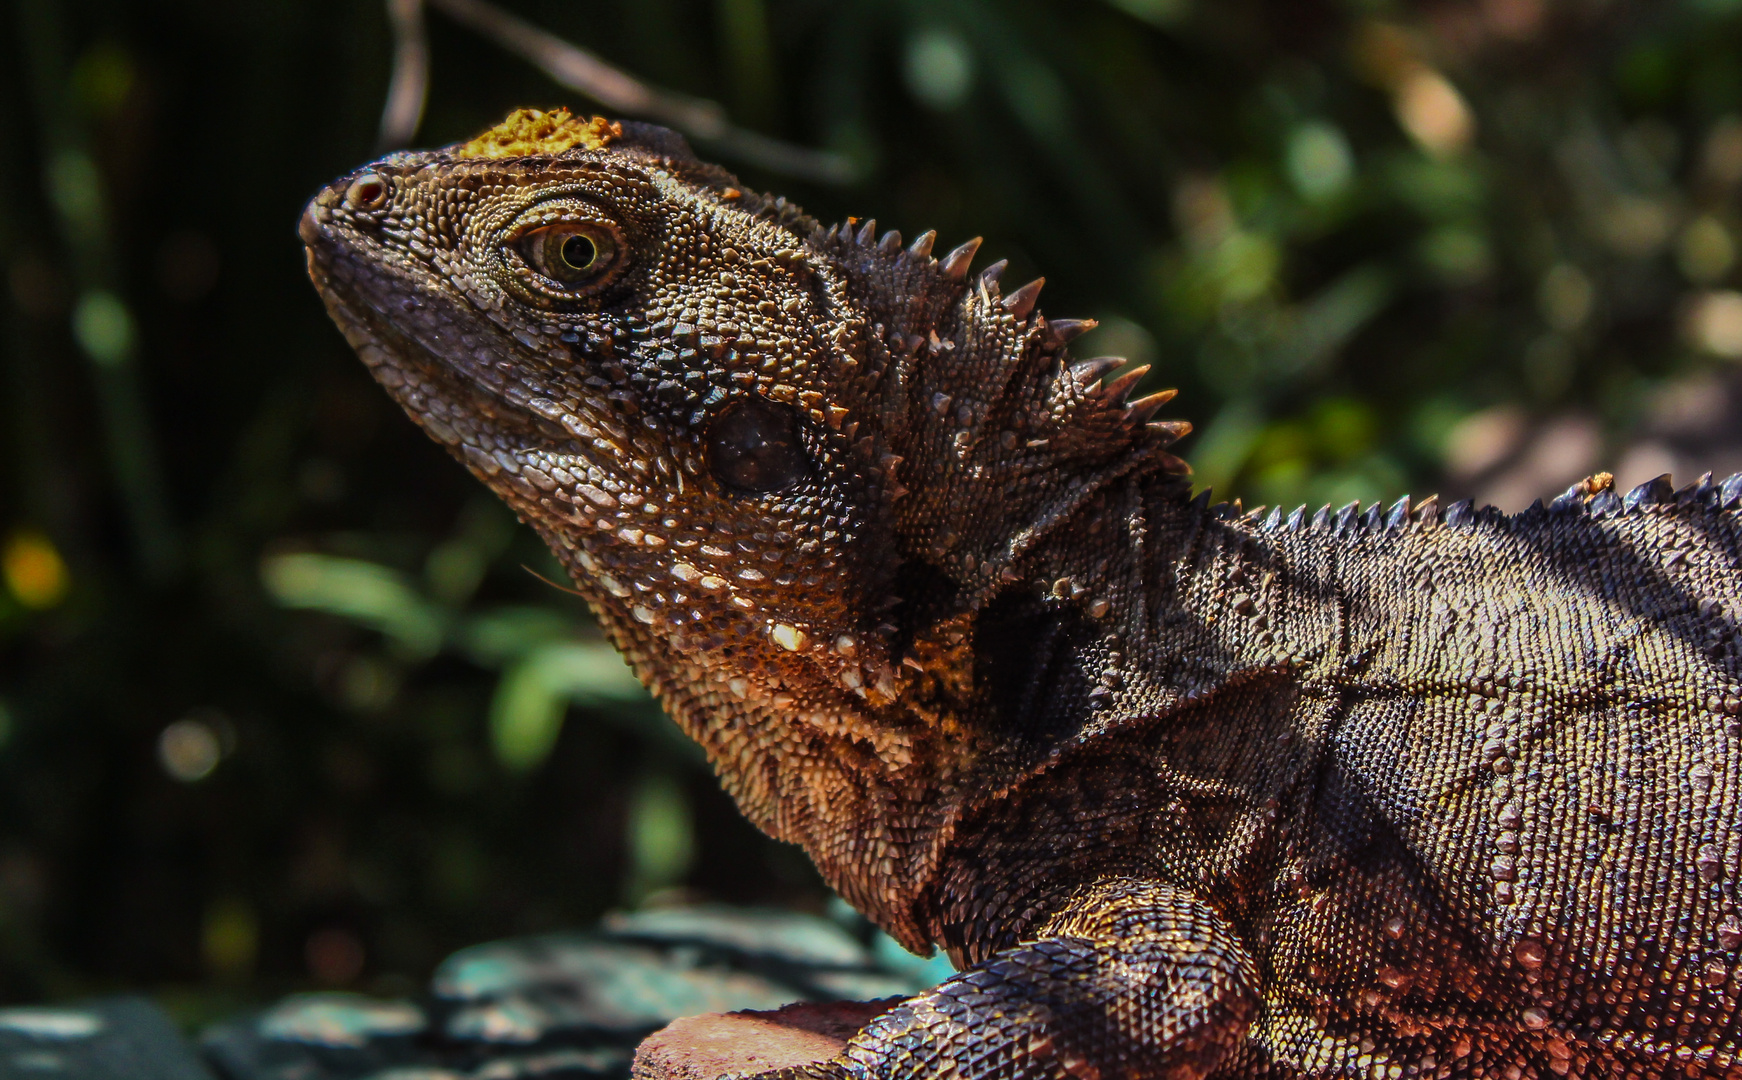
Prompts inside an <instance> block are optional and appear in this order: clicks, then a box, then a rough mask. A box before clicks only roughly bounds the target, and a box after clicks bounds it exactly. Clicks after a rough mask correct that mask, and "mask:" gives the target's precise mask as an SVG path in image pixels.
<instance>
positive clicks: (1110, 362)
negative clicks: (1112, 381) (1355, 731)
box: [1070, 356, 1125, 389]
mask: <svg viewBox="0 0 1742 1080" xmlns="http://www.w3.org/2000/svg"><path fill="white" fill-rule="evenodd" d="M1124 366H1125V358H1124V357H1123V356H1095V357H1090V358H1089V359H1087V360H1078V361H1077V362H1076V363H1074V364H1072V365H1071V368H1070V371H1071V378H1073V379H1075V380H1076V381H1077V385H1078V386H1081V387H1083V388H1084V389H1088V388H1089V387H1092V386H1094V385H1095V384H1096V383H1098V382H1100V381H1101V376H1103V375H1105V374H1107V373H1108V372H1110V371H1117V370H1118V369H1119V368H1122V367H1124Z"/></svg>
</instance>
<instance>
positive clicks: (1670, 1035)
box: [301, 111, 1742, 1080]
mask: <svg viewBox="0 0 1742 1080" xmlns="http://www.w3.org/2000/svg"><path fill="white" fill-rule="evenodd" d="M301 233H302V236H303V239H304V241H305V243H306V244H307V246H308V253H309V265H310V272H311V275H312V276H313V278H314V280H315V282H316V284H317V286H318V287H319V289H320V291H321V293H322V296H323V298H324V299H325V301H326V303H327V306H328V309H329V311H330V312H331V314H332V315H333V317H334V319H335V321H336V322H337V323H338V324H339V326H340V328H341V329H342V330H343V331H344V332H345V334H346V337H347V338H348V340H349V341H350V343H351V344H352V346H353V347H355V348H356V350H357V352H358V353H359V355H360V356H361V358H362V359H363V360H364V362H365V363H366V364H368V365H369V367H370V368H371V370H372V371H373V373H374V374H375V377H376V378H377V379H378V380H379V381H380V382H381V383H382V384H383V385H384V386H385V387H386V388H387V389H388V391H389V392H390V393H391V394H392V395H393V396H394V397H395V398H396V400H398V401H399V402H400V404H401V405H402V406H404V407H405V409H406V411H407V412H408V413H409V414H410V415H411V417H412V418H413V419H414V420H415V421H417V422H418V423H419V424H421V425H422V426H423V427H424V428H425V430H426V431H427V432H428V433H429V434H430V435H431V436H432V437H434V438H436V439H437V440H438V441H440V442H441V443H443V444H444V445H446V446H447V447H449V448H450V450H451V451H452V452H453V453H454V455H455V456H456V457H457V458H458V459H459V460H460V461H461V462H462V463H464V464H465V465H466V466H467V467H468V468H469V469H471V470H472V472H473V473H474V474H475V475H477V476H478V477H479V478H480V479H481V480H483V481H484V482H485V483H486V484H488V485H489V486H490V487H491V488H492V489H493V490H494V491H495V492H496V493H497V494H498V495H499V496H501V497H502V498H503V499H504V500H505V501H507V502H508V504H509V505H510V506H511V507H513V509H514V510H515V512H516V513H517V514H519V515H520V517H521V518H522V519H523V520H525V521H526V522H528V523H529V524H530V525H532V526H533V528H535V529H536V530H537V531H538V532H539V533H540V534H541V535H542V536H543V538H544V539H545V540H546V541H547V542H548V543H549V544H550V545H551V548H552V550H553V551H554V552H555V553H556V554H557V555H558V557H559V558H561V559H562V560H563V561H564V563H565V564H566V565H567V567H568V568H569V569H570V571H571V572H572V574H573V576H574V578H575V581H576V584H577V586H578V588H579V590H580V591H581V593H582V594H583V595H584V596H585V597H586V599H587V601H588V603H589V604H590V606H591V607H592V608H593V610H594V611H595V612H596V613H597V614H598V616H599V618H600V621H601V623H602V624H603V626H604V627H605V630H606V632H607V634H608V635H609V636H610V637H611V639H612V640H613V642H615V643H616V644H617V645H618V647H619V648H621V649H622V651H623V652H624V655H625V657H626V658H627V659H628V660H629V662H630V663H631V664H632V665H633V666H634V667H635V669H636V671H637V672H638V673H639V674H640V675H641V677H642V678H643V679H644V680H645V681H646V682H647V683H648V684H649V685H650V686H651V687H652V688H653V689H654V690H655V691H656V692H657V693H658V694H659V696H660V697H661V699H662V700H663V701H664V703H665V704H666V706H667V708H668V710H669V711H670V712H671V714H672V715H673V717H674V718H675V719H676V720H677V721H678V722H679V724H681V725H682V726H683V727H684V729H685V730H686V731H687V732H688V733H689V734H690V735H691V736H692V737H694V738H695V739H697V740H698V741H699V742H700V743H701V744H702V745H703V746H704V748H705V749H706V750H707V752H708V754H709V755H710V758H711V759H712V761H713V762H714V764H715V767H716V769H717V771H718V772H719V774H720V776H721V778H722V781H723V782H724V784H725V786H726V787H727V789H728V790H729V791H730V792H731V793H732V794H733V796H734V797H735V798H736V799H737V801H738V804H739V806H740V807H741V808H742V809H743V810H744V812H745V814H746V815H747V816H748V817H749V818H750V819H751V820H752V821H753V822H755V823H756V824H757V825H759V826H760V827H762V828H763V829H765V830H766V831H768V832H769V833H771V834H772V835H774V836H776V837H779V838H782V839H786V840H790V841H793V842H795V843H799V844H801V845H802V846H803V847H804V848H805V850H806V851H807V852H808V853H809V854H810V856H811V857H812V859H813V860H814V861H815V862H816V863H817V865H818V867H819V868H820V869H821V871H822V872H823V874H824V876H825V877H826V878H827V880H828V881H829V882H830V884H831V885H833V886H834V887H835V888H836V889H837V890H838V891H839V892H840V893H841V895H842V896H844V897H845V898H846V899H848V900H849V901H850V902H852V903H853V904H854V905H855V906H857V907H859V908H860V909H861V910H863V911H865V912H866V913H867V914H868V915H869V916H871V917H872V918H873V919H874V920H875V921H877V922H878V923H879V924H880V925H882V926H883V927H885V928H886V929H888V930H889V931H890V932H891V933H892V934H894V935H895V936H896V937H897V939H898V940H900V941H902V942H903V943H904V944H906V945H908V946H909V947H911V948H915V949H924V948H927V947H929V946H931V945H932V944H934V943H935V944H940V945H942V946H943V947H945V948H946V949H947V950H949V952H950V954H951V956H952V958H953V959H955V960H956V961H957V963H958V965H960V966H964V967H965V970H964V971H963V972H962V973H961V974H959V975H957V976H956V977H954V978H952V979H950V980H948V981H946V982H945V983H944V984H942V985H941V986H939V987H938V988H937V989H935V990H933V991H931V992H929V993H927V994H925V995H921V996H920V997H918V998H915V999H912V1000H910V1001H908V1002H904V1003H902V1004H901V1005H899V1006H897V1007H895V1008H893V1009H891V1010H890V1011H889V1012H887V1013H885V1014H883V1015H882V1016H880V1017H878V1018H877V1019H876V1020H874V1021H872V1022H871V1023H870V1024H869V1025H868V1026H867V1027H866V1028H865V1029H864V1030H863V1031H862V1032H860V1034H859V1035H858V1036H856V1037H855V1039H854V1040H853V1041H852V1042H851V1043H850V1044H849V1047H848V1050H847V1051H846V1053H845V1054H844V1055H843V1056H842V1057H841V1058H839V1059H837V1060H835V1061H834V1062H830V1063H827V1064H825V1065H821V1066H818V1067H817V1068H816V1070H814V1071H815V1072H816V1073H817V1074H818V1075H828V1076H842V1077H844V1076H853V1077H909V1076H913V1077H917V1076H934V1075H943V1074H947V1073H950V1072H955V1073H960V1074H961V1075H963V1076H965V1077H973V1078H981V1077H984V1078H992V1077H1022V1078H1027V1077H1040V1076H1065V1075H1069V1076H1077V1077H1106V1078H1109V1080H1110V1078H1112V1077H1115V1076H1132V1077H1150V1076H1156V1077H1160V1076H1181V1077H1185V1076H1206V1075H1211V1074H1214V1075H1219V1076H1222V1075H1225V1076H1240V1075H1277V1076H1301V1075H1314V1076H1317V1075H1325V1076H1330V1075H1336V1076H1372V1077H1402V1076H1505V1077H1519V1076H1547V1075H1551V1074H1554V1075H1635V1076H1656V1075H1663V1074H1665V1073H1670V1074H1681V1073H1686V1074H1688V1075H1713V1076H1733V1077H1742V1064H1739V1063H1738V1062H1739V1058H1738V1055H1739V1053H1742V1045H1739V1043H1742V1024H1739V1021H1738V1018H1737V1008H1738V989H1737V987H1738V984H1739V979H1742V975H1738V974H1736V973H1734V971H1733V969H1734V967H1735V964H1736V959H1737V950H1738V948H1739V947H1742V918H1739V915H1738V910H1737V895H1736V882H1737V879H1738V877H1739V876H1742V821H1739V820H1738V818H1739V814H1738V811H1739V808H1742V800H1739V798H1738V792H1739V789H1742V783H1739V781H1738V778H1737V770H1738V768H1739V767H1742V752H1739V747H1742V715H1739V714H1742V680H1739V660H1738V653H1739V651H1742V645H1739V644H1738V639H1737V635H1736V621H1735V620H1736V619H1737V618H1738V617H1742V575H1739V574H1738V559H1739V557H1742V550H1739V547H1742V524H1739V518H1738V513H1739V512H1738V510H1737V504H1738V501H1739V500H1742V477H1733V478H1731V479H1730V480H1727V481H1724V482H1723V483H1721V484H1714V483H1712V482H1711V481H1710V480H1709V479H1706V480H1702V481H1701V482H1700V483H1698V484H1695V485H1691V486H1689V487H1687V488H1685V489H1683V490H1681V491H1679V492H1677V491H1675V490H1673V489H1672V488H1671V487H1670V486H1669V485H1668V483H1667V481H1654V482H1653V483H1652V484H1648V485H1643V486H1642V487H1641V488H1639V489H1637V490H1636V491H1634V492H1632V493H1629V494H1628V495H1627V496H1626V498H1625V499H1623V498H1622V497H1620V496H1618V495H1617V494H1616V493H1615V492H1614V491H1612V490H1610V487H1609V485H1608V483H1607V482H1606V480H1604V479H1602V478H1599V479H1597V480H1593V481H1590V482H1586V483H1584V484H1582V485H1580V486H1578V487H1576V488H1575V489H1574V490H1572V491H1569V492H1568V493H1567V494H1566V495H1564V496H1562V497H1560V498H1559V499H1557V500H1555V502H1554V503H1553V504H1552V505H1551V506H1548V507H1543V506H1541V505H1540V504H1539V505H1538V506H1537V507H1533V508H1532V509H1531V510H1530V511H1527V512H1525V513H1523V514H1519V515H1514V516H1511V517H1507V516H1503V515H1500V514H1498V513H1497V512H1494V511H1492V510H1480V511H1477V510H1474V509H1472V508H1471V507H1470V506H1469V505H1468V504H1456V505H1454V506H1451V507H1447V508H1444V509H1443V510H1442V508H1441V507H1439V506H1438V504H1437V502H1435V501H1433V500H1429V501H1428V502H1426V503H1424V504H1423V505H1421V506H1418V507H1413V508H1412V507H1411V505H1410V503H1409V500H1407V499H1405V500H1401V501H1400V502H1399V503H1398V504H1397V505H1396V506H1394V507H1392V508H1390V509H1389V510H1381V509H1380V508H1378V507H1374V508H1372V509H1370V510H1369V511H1368V512H1366V513H1365V514H1362V513H1360V512H1359V511H1358V508H1356V507H1353V506H1351V507H1348V508H1345V509H1344V510H1342V511H1340V512H1335V513H1333V512H1331V511H1329V509H1328V508H1327V509H1326V510H1324V511H1321V512H1320V513H1319V514H1317V515H1313V516H1310V517H1309V516H1308V515H1307V514H1306V513H1305V512H1304V511H1296V512H1295V513H1294V514H1292V515H1284V514H1282V513H1280V512H1275V511H1273V512H1271V513H1269V514H1268V515H1261V514H1259V513H1257V512H1254V513H1251V514H1243V513H1241V512H1240V511H1239V510H1238V509H1237V508H1232V509H1231V508H1229V507H1226V506H1217V507H1211V506H1209V505H1207V500H1205V499H1201V498H1200V499H1197V500H1193V499H1191V498H1190V488H1189V483H1188V482H1187V481H1186V480H1185V475H1186V472H1187V470H1186V468H1185V466H1184V465H1183V463H1181V462H1180V461H1179V460H1178V459H1176V458H1174V457H1172V456H1171V455H1170V454H1169V453H1168V452H1167V450H1166V447H1167V446H1168V445H1169V444H1170V443H1171V442H1172V441H1174V440H1175V439H1177V438H1178V437H1179V435H1180V434H1182V433H1183V431H1184V430H1186V428H1185V425H1183V424H1178V423H1170V422H1165V421H1163V422H1156V421H1153V420H1152V417H1153V415H1154V414H1155V412H1156V411H1157V409H1158V408H1159V406H1160V405H1161V404H1162V403H1163V402H1165V401H1166V400H1167V397H1168V396H1169V395H1166V394H1162V395H1153V396H1151V397H1150V398H1146V399H1142V400H1140V401H1136V402H1131V401H1127V400H1126V391H1128V390H1129V389H1130V386H1131V385H1132V384H1133V383H1134V382H1135V378H1121V379H1118V380H1114V381H1113V382H1111V383H1109V384H1108V385H1106V386H1101V385H1100V382H1101V378H1102V376H1103V375H1104V374H1106V373H1107V372H1108V371H1109V370H1110V369H1111V367H1112V366H1113V365H1111V364H1110V363H1109V362H1102V361H1096V360H1090V361H1076V360H1074V359H1073V358H1072V357H1071V355H1070V352H1069V347H1068V344H1069V341H1070V340H1071V339H1072V338H1074V337H1075V336H1076V335H1077V334H1079V333H1080V332H1081V331H1082V329H1083V328H1084V326H1085V324H1083V323H1079V322H1074V321H1070V320H1048V319H1047V318H1046V317H1044V316H1043V315H1042V314H1041V313H1040V312H1039V311H1038V310H1037V309H1036V307H1035V297H1036V294H1037V293H1038V291H1039V283H1038V282H1037V283H1034V284H1032V285H1029V286H1024V287H1023V288H1020V289H1016V290H1012V291H1010V292H1008V293H1006V292H1004V290H1003V289H1002V288H1001V287H1000V285H999V282H998V271H999V269H1001V267H997V266H994V267H992V268H989V269H988V270H987V271H984V272H982V273H980V274H977V275H976V274H971V273H970V272H969V262H970V260H971V258H972V256H973V251H974V244H968V245H964V246H963V247H962V248H959V249H957V250H956V251H954V252H952V253H950V254H949V255H947V256H945V257H943V258H941V259H939V258H934V257H933V256H932V254H931V243H932V238H931V234H926V235H925V236H923V237H921V238H920V239H919V240H918V241H916V242H915V243H914V244H912V245H911V246H908V247H903V246H902V244H901V240H900V237H899V236H898V235H896V234H894V233H889V234H885V235H884V236H882V237H879V236H878V235H877V234H876V231H875V227H874V225H873V224H872V223H869V222H866V223H863V224H859V223H849V224H848V225H843V226H836V227H833V228H825V227H822V226H820V225H818V224H817V223H816V222H814V221H812V220H811V219H810V218H808V217H806V216H805V215H803V214H802V212H800V211H799V210H798V209H797V208H796V207H793V206H791V205H790V204H788V203H786V202H785V201H784V200H781V199H775V198H769V197H766V196H762V195H758V194H755V193H753V192H749V191H746V190H745V189H743V188H742V187H741V186H740V185H739V184H738V183H737V181H736V180H734V179H733V178H732V177H731V176H730V175H729V174H727V173H725V172H724V171H723V170H720V169H718V168H716V167H713V166H710V165H706V164H703V163H701V162H699V161H697V160H696V159H695V158H694V157H693V156H692V155H691V154H690V152H689V151H688V149H687V147H685V146H684V145H683V143H682V141H681V140H680V139H678V138H677V137H676V136H673V135H671V134H670V133H669V132H665V131H663V130H661V129H658V128H653V127H649V126H644V125H635V124H627V123H626V124H622V125H613V124H608V123H606V122H604V121H602V120H594V121H592V122H583V121H580V120H577V119H574V118H572V117H569V116H567V114H566V113H552V114H541V113H534V112H531V111H523V112H521V113H517V114H515V115H514V116H513V117H510V118H509V120H508V121H505V122H504V124H503V125H502V126H501V127H499V128H497V129H495V130H494V131H493V132H491V133H487V134H486V136H483V137H480V139H478V140H474V141H473V142H471V143H467V144H462V145H458V146H454V147H449V148H446V149H444V150H439V151H433V152H429V153H417V154H410V153H406V154H396V155H392V156H390V157H388V158H385V159H383V160H381V161H379V162H376V163H375V164H373V165H371V166H369V167H367V168H366V169H363V170H360V171H359V172H357V173H354V174H352V175H350V176H347V177H345V178H342V179H341V180H339V181H338V182H337V183H335V184H334V185H333V186H332V187H330V188H329V189H327V190H326V191H324V192H322V193H321V194H320V195H318V196H317V197H316V198H315V200H314V201H313V202H311V203H310V205H309V208H308V210H307V211H306V212H305V214H304V217H303V222H302V226H301Z"/></svg>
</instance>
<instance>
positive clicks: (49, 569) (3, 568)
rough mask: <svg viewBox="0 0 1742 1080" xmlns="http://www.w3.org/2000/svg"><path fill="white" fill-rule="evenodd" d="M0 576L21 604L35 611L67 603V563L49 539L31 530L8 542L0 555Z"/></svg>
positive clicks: (68, 576)
mask: <svg viewBox="0 0 1742 1080" xmlns="http://www.w3.org/2000/svg"><path fill="white" fill-rule="evenodd" d="M0 575H4V576H5V578H6V587H7V588H8V589H10V590H11V591H12V595H13V596H15V597H17V599H18V602H19V603H20V604H23V605H24V606H25V607H27V608H33V609H35V610H37V611H41V610H44V609H47V608H51V607H54V606H55V605H56V604H59V603H60V602H61V601H62V600H64V599H66V595H67V588H68V586H69V585H70V584H71V576H70V575H69V574H68V573H67V564H66V560H64V559H62V558H61V555H60V552H59V551H56V550H55V546H54V544H53V543H51V542H50V541H49V539H48V537H46V536H44V535H43V534H41V533H39V532H35V531H32V530H25V531H23V532H19V533H16V534H15V535H14V536H13V537H12V539H11V540H10V541H8V542H7V544H6V550H5V551H4V552H3V553H0Z"/></svg>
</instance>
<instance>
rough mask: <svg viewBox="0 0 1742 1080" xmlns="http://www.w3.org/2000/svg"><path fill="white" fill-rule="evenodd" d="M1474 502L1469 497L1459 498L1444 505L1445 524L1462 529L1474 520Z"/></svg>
mask: <svg viewBox="0 0 1742 1080" xmlns="http://www.w3.org/2000/svg"><path fill="white" fill-rule="evenodd" d="M1475 505H1476V504H1475V503H1474V502H1473V501H1472V500H1470V499H1459V500H1458V501H1457V502H1455V503H1453V504H1452V505H1450V506H1448V507H1446V524H1447V525H1448V526H1449V527H1451V528H1454V529H1462V528H1464V527H1466V526H1468V525H1471V524H1473V523H1474V522H1475V520H1476V513H1475Z"/></svg>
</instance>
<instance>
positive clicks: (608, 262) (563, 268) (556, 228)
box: [520, 221, 622, 292]
mask: <svg viewBox="0 0 1742 1080" xmlns="http://www.w3.org/2000/svg"><path fill="white" fill-rule="evenodd" d="M621 251H622V246H621V245H620V244H618V242H617V233H616V231H615V230H613V229H611V228H610V227H609V226H607V225H602V224H600V223H598V222H592V221H574V222H564V223H563V224H560V225H551V226H548V227H546V228H543V229H536V230H534V231H533V232H530V233H527V234H526V235H525V236H524V237H522V238H521V240H520V252H521V254H522V255H524V256H526V261H527V262H528V263H530V264H531V266H532V268H533V269H534V270H537V271H538V272H539V273H540V274H543V275H544V276H545V277H547V278H549V279H551V281H553V282H556V283H558V284H559V285H561V286H563V287H564V291H565V292H585V291H588V290H590V289H591V288H595V287H597V286H598V285H600V284H602V283H603V282H604V281H605V280H606V279H607V278H608V277H610V275H611V271H612V270H613V269H614V268H615V267H616V265H617V263H618V262H619V261H620V260H619V258H618V255H619V253H620V252H621Z"/></svg>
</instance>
